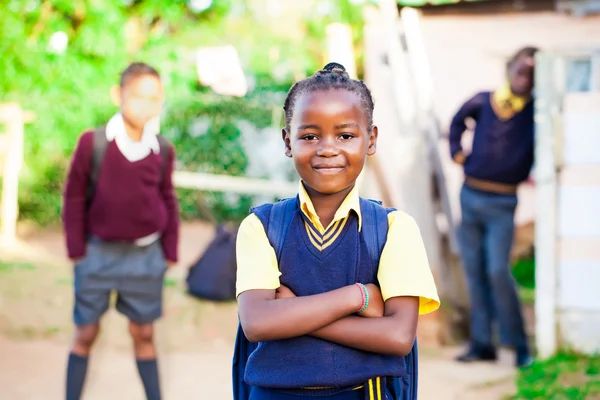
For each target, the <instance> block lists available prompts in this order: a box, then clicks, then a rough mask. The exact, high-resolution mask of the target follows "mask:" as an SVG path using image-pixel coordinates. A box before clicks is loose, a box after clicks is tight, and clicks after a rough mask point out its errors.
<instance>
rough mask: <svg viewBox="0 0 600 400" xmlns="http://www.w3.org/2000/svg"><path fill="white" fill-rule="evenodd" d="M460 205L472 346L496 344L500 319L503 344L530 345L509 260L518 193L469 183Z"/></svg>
mask: <svg viewBox="0 0 600 400" xmlns="http://www.w3.org/2000/svg"><path fill="white" fill-rule="evenodd" d="M460 205H461V209H462V223H461V225H460V228H459V231H458V241H459V246H460V252H461V256H462V260H463V264H464V267H465V272H466V277H467V284H468V288H469V295H470V300H471V346H472V347H473V348H475V349H477V348H481V347H492V346H493V345H494V344H493V340H492V323H493V322H495V321H497V322H498V325H499V330H500V341H501V342H502V343H503V344H505V345H509V346H513V347H516V348H526V346H527V337H526V334H525V326H524V323H523V315H522V313H521V304H520V302H519V298H518V295H517V287H516V283H515V280H514V278H513V276H512V274H511V270H510V259H509V257H510V250H511V247H512V243H513V236H514V216H515V209H516V206H517V196H516V195H505V194H494V193H488V192H483V191H479V190H475V189H471V188H469V187H467V186H463V188H462V190H461V193H460Z"/></svg>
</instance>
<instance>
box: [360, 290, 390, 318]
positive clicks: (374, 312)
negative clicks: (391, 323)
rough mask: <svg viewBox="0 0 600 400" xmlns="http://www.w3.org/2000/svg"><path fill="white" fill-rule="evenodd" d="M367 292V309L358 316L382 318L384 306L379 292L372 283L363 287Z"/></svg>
mask: <svg viewBox="0 0 600 400" xmlns="http://www.w3.org/2000/svg"><path fill="white" fill-rule="evenodd" d="M365 287H366V288H367V292H369V306H368V307H367V309H366V310H365V311H363V312H361V313H359V314H358V315H360V316H361V317H365V318H379V317H383V311H384V304H383V298H382V297H381V290H379V287H378V286H377V285H375V284H373V283H368V284H366V285H365Z"/></svg>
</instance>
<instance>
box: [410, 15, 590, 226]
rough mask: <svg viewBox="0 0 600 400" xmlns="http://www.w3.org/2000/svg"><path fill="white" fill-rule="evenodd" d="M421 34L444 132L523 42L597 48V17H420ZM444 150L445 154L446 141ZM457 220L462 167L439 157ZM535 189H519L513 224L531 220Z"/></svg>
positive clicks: (498, 78) (497, 78)
mask: <svg viewBox="0 0 600 400" xmlns="http://www.w3.org/2000/svg"><path fill="white" fill-rule="evenodd" d="M421 27H422V34H423V37H424V41H425V44H426V47H427V51H428V55H429V61H430V65H431V71H432V75H433V82H434V87H435V99H436V101H435V109H436V112H437V114H438V116H439V118H440V122H441V126H442V130H443V131H444V132H447V129H448V125H449V122H450V120H451V118H452V116H453V114H454V113H455V112H456V110H457V109H458V108H459V107H460V105H461V104H462V103H463V102H464V101H466V100H467V99H468V98H469V97H470V96H472V95H474V94H475V93H476V92H478V91H481V90H491V89H494V88H495V87H497V86H498V85H500V84H501V83H502V81H503V79H504V71H505V60H506V58H508V57H509V56H510V55H511V54H512V53H513V52H514V51H515V50H516V49H518V48H519V47H521V46H525V45H535V46H539V47H540V48H542V49H545V50H553V49H557V50H558V49H561V50H564V49H569V50H577V49H586V48H600V16H589V17H583V18H578V17H573V16H568V15H564V14H559V13H555V12H528V13H517V12H514V13H495V14H471V15H462V16H461V15H447V14H445V15H435V16H428V15H425V16H423V18H422V20H421ZM441 146H442V152H443V154H444V155H447V154H448V150H447V144H446V143H442V145H441ZM443 161H444V169H445V171H446V175H447V180H448V189H449V191H450V195H451V200H452V206H453V211H454V215H455V219H456V220H458V219H459V218H460V210H459V207H458V193H459V190H460V185H461V182H462V171H461V169H460V168H459V167H457V166H455V165H453V164H452V162H451V161H450V159H449V155H448V156H447V157H443ZM533 196H534V191H533V187H532V186H531V185H524V186H523V187H522V188H521V189H520V192H519V197H520V205H519V208H518V210H517V223H518V224H520V225H522V224H526V223H528V222H530V221H531V220H532V219H533V205H534V197H533Z"/></svg>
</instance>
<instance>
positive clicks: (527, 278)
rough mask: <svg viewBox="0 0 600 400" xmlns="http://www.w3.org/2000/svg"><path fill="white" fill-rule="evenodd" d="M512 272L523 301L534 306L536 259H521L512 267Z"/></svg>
mask: <svg viewBox="0 0 600 400" xmlns="http://www.w3.org/2000/svg"><path fill="white" fill-rule="evenodd" d="M511 270H512V274H513V276H514V277H515V280H516V281H517V284H518V289H519V297H520V298H521V301H522V302H523V303H525V304H533V303H534V301H535V259H533V258H523V259H519V260H517V261H516V262H515V263H514V264H513V265H512V268H511Z"/></svg>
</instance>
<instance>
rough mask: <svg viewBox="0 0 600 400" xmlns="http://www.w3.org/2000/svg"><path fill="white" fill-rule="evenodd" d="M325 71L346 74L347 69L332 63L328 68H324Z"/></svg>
mask: <svg viewBox="0 0 600 400" xmlns="http://www.w3.org/2000/svg"><path fill="white" fill-rule="evenodd" d="M323 71H327V72H346V68H344V66H343V65H342V64H338V63H335V62H330V63H329V64H327V65H326V66H324V67H323Z"/></svg>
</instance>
